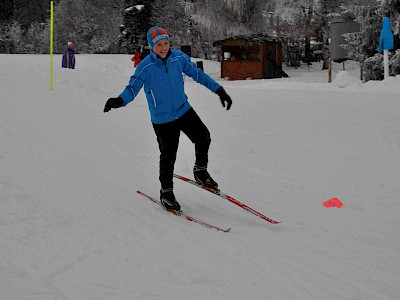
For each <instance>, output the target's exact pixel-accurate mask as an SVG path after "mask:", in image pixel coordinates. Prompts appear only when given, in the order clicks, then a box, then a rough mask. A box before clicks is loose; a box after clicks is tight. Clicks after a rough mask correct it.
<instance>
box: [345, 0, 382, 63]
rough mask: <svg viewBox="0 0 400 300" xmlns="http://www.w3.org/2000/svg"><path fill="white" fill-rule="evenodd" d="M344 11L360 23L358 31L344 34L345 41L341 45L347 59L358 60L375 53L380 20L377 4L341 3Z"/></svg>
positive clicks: (380, 25)
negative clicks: (345, 51) (344, 43)
mask: <svg viewBox="0 0 400 300" xmlns="http://www.w3.org/2000/svg"><path fill="white" fill-rule="evenodd" d="M343 9H344V13H346V14H348V15H349V16H351V17H352V18H353V19H354V21H356V22H357V23H358V24H360V31H359V32H353V33H347V34H345V35H344V37H345V40H346V42H347V44H346V45H343V47H344V48H345V49H346V50H347V55H348V58H349V59H353V60H356V61H359V62H362V61H364V60H365V59H366V58H368V57H371V56H373V55H374V54H375V53H377V49H378V44H379V35H380V31H381V28H382V20H381V18H380V17H379V15H378V6H377V5H376V6H371V5H367V6H364V5H347V6H346V5H343Z"/></svg>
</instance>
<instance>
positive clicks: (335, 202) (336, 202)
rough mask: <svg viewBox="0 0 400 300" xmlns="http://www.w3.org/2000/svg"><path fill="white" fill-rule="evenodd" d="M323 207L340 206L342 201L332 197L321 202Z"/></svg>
mask: <svg viewBox="0 0 400 300" xmlns="http://www.w3.org/2000/svg"><path fill="white" fill-rule="evenodd" d="M323 205H324V206H325V207H337V208H341V207H342V206H343V203H342V202H341V201H340V200H339V199H338V198H332V199H329V200H327V201H325V202H324V203H323Z"/></svg>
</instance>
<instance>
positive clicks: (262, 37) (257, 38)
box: [213, 33, 282, 46]
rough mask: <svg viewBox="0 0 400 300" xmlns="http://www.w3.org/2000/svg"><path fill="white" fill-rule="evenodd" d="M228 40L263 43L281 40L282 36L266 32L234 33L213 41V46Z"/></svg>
mask: <svg viewBox="0 0 400 300" xmlns="http://www.w3.org/2000/svg"><path fill="white" fill-rule="evenodd" d="M228 41H246V42H251V43H263V42H273V41H278V42H280V41H282V38H277V37H272V36H270V35H267V34H262V33H257V34H247V35H246V34H242V35H235V36H231V37H229V38H226V39H223V40H219V41H215V42H214V43H213V46H218V45H221V44H223V43H224V42H228Z"/></svg>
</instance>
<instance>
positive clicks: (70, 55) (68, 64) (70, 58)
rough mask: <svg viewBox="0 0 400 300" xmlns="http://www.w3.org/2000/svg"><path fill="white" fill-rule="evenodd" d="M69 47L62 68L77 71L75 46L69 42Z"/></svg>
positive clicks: (64, 55)
mask: <svg viewBox="0 0 400 300" xmlns="http://www.w3.org/2000/svg"><path fill="white" fill-rule="evenodd" d="M67 47H68V48H67V50H65V51H64V53H63V57H62V63H61V66H62V67H63V68H67V69H75V45H74V44H73V43H71V42H68V44H67Z"/></svg>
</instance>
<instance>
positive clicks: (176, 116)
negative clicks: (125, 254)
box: [104, 26, 232, 211]
mask: <svg viewBox="0 0 400 300" xmlns="http://www.w3.org/2000/svg"><path fill="white" fill-rule="evenodd" d="M147 40H148V43H149V46H150V49H151V51H150V54H149V55H147V56H146V57H145V58H144V59H143V60H142V61H141V62H140V63H139V65H138V66H137V68H136V70H135V73H134V75H132V77H131V78H130V80H129V84H128V85H127V86H126V88H125V89H124V91H123V92H122V93H121V94H120V95H119V96H118V97H117V98H110V99H108V101H107V103H106V105H105V107H104V112H108V111H110V110H111V109H112V108H119V107H122V106H125V105H127V104H128V103H130V102H131V101H133V99H134V98H135V97H136V96H137V95H138V93H139V91H140V90H141V89H142V87H144V93H145V95H146V98H147V102H148V107H149V110H150V116H151V122H152V124H153V128H154V132H155V134H156V136H157V142H158V145H159V149H160V176H159V179H160V183H161V190H160V201H161V203H162V205H163V206H164V207H165V208H166V209H168V210H176V211H179V210H180V205H179V203H178V202H177V201H176V198H175V195H174V192H173V173H174V165H175V160H176V154H177V150H178V144H179V136H180V132H181V131H182V132H184V133H185V134H186V136H188V138H189V139H190V140H191V141H192V142H193V143H194V145H195V156H196V160H195V164H194V168H193V173H194V178H195V180H196V181H197V182H199V183H200V184H201V185H204V186H206V187H208V188H211V189H218V184H217V183H216V182H215V181H214V180H213V179H212V177H211V176H210V174H209V173H208V171H207V166H208V150H209V146H210V143H211V137H210V132H209V130H208V129H207V127H206V125H204V123H203V122H202V121H201V119H200V118H199V116H198V115H197V113H196V112H195V111H194V109H193V108H192V107H191V105H190V104H189V102H188V97H187V96H186V94H185V91H184V78H183V74H186V75H188V76H190V77H192V78H193V79H194V80H195V81H196V82H198V83H200V84H202V85H204V86H205V87H207V88H208V89H209V90H210V91H211V92H213V93H216V94H217V95H218V96H219V97H220V100H221V103H222V106H223V107H225V106H226V108H227V110H229V109H230V108H231V105H232V100H231V98H230V97H229V95H228V94H227V93H226V92H225V90H224V89H223V87H222V86H220V85H219V84H218V83H217V82H215V81H214V80H213V79H212V78H211V77H210V76H208V75H207V74H206V73H204V72H203V71H202V70H201V69H199V68H197V66H196V64H195V63H193V62H191V60H190V57H189V56H187V55H186V54H185V53H183V52H182V51H179V50H171V49H170V39H169V35H168V33H167V31H166V30H165V29H163V28H160V27H158V26H155V27H152V28H150V29H149V31H148V32H147Z"/></svg>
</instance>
